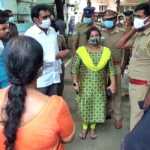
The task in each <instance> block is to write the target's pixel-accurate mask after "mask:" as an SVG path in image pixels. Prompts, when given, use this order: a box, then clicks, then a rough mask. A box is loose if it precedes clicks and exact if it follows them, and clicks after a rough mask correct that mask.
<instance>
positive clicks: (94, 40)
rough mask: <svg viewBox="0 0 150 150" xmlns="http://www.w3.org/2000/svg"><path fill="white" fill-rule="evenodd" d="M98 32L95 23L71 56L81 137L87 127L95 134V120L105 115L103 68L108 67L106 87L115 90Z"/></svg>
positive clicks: (99, 120) (108, 60)
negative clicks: (108, 76)
mask: <svg viewBox="0 0 150 150" xmlns="http://www.w3.org/2000/svg"><path fill="white" fill-rule="evenodd" d="M100 36H101V33H100V31H99V30H98V29H97V28H96V27H92V28H91V29H89V31H88V32H87V40H88V44H87V45H86V46H82V47H79V48H78V49H77V51H76V55H75V56H74V59H73V65H72V76H73V85H74V89H75V90H76V92H77V93H78V94H77V97H76V99H77V103H78V106H79V110H80V114H81V118H82V121H83V124H82V132H81V134H80V137H81V138H82V139H85V138H86V135H87V132H88V128H89V127H90V136H91V138H96V133H95V128H96V123H104V122H105V118H106V116H105V115H106V110H105V109H106V93H105V90H106V89H105V85H106V84H105V83H106V77H105V75H104V72H105V71H106V68H107V70H108V71H109V74H110V78H111V85H110V86H109V87H108V88H109V89H110V90H111V91H112V93H114V92H115V77H114V68H113V65H112V61H111V52H110V50H109V48H106V47H102V46H101V45H100V44H99V43H100Z"/></svg>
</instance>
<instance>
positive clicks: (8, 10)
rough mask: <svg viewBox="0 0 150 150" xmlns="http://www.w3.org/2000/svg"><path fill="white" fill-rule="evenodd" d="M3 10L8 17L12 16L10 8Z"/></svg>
mask: <svg viewBox="0 0 150 150" xmlns="http://www.w3.org/2000/svg"><path fill="white" fill-rule="evenodd" d="M4 12H6V13H7V14H8V15H9V17H10V16H13V12H12V10H10V9H5V10H4Z"/></svg>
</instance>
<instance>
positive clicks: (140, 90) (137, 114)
mask: <svg viewBox="0 0 150 150" xmlns="http://www.w3.org/2000/svg"><path fill="white" fill-rule="evenodd" d="M148 89H149V86H147V85H135V84H131V83H129V96H130V130H132V129H133V128H134V127H135V126H136V124H137V123H138V122H139V120H140V119H141V118H142V116H143V110H142V109H140V107H139V104H138V102H139V101H142V100H144V98H145V96H146V94H147V92H148Z"/></svg>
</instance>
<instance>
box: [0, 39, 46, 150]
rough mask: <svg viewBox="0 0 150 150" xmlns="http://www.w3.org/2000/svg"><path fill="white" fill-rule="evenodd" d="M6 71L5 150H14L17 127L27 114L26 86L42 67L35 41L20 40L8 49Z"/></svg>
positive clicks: (41, 52) (10, 42)
mask: <svg viewBox="0 0 150 150" xmlns="http://www.w3.org/2000/svg"><path fill="white" fill-rule="evenodd" d="M5 49H6V50H5V51H6V67H7V70H8V75H9V79H10V83H11V85H10V87H9V89H8V101H7V104H6V107H5V109H4V113H5V114H6V118H5V119H4V121H3V122H4V135H5V137H6V140H5V150H14V149H15V141H16V138H17V131H18V127H19V126H20V122H21V117H22V114H23V112H24V111H25V105H24V104H25V99H26V95H27V93H26V86H27V85H29V84H31V83H32V82H33V81H34V80H36V78H37V76H38V71H39V69H40V67H41V66H42V64H43V49H42V47H41V45H40V44H39V43H38V42H37V41H36V40H34V39H33V38H30V37H27V36H18V37H15V38H13V39H11V40H10V41H9V42H8V43H7V45H6V48H5Z"/></svg>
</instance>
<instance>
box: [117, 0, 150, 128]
mask: <svg viewBox="0 0 150 150" xmlns="http://www.w3.org/2000/svg"><path fill="white" fill-rule="evenodd" d="M134 16H135V17H134V28H133V29H132V30H131V31H130V32H128V33H127V34H125V35H124V36H123V37H122V38H121V40H120V41H119V42H118V44H117V47H118V48H126V47H130V46H131V45H132V44H131V43H132V42H131V41H132V40H130V41H128V40H129V39H130V38H131V37H133V35H134V37H135V39H134V40H133V41H134V42H133V46H132V56H131V59H130V63H129V67H128V69H129V82H130V83H129V96H130V107H131V114H130V130H132V129H133V128H134V127H135V125H136V124H137V123H138V121H139V120H140V119H141V117H142V116H143V110H142V109H140V107H139V102H140V101H142V100H144V97H145V95H146V93H147V91H148V89H149V88H150V84H149V83H150V6H149V4H148V3H143V4H140V5H138V6H137V7H136V9H135V15H134Z"/></svg>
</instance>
